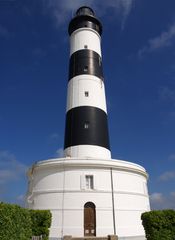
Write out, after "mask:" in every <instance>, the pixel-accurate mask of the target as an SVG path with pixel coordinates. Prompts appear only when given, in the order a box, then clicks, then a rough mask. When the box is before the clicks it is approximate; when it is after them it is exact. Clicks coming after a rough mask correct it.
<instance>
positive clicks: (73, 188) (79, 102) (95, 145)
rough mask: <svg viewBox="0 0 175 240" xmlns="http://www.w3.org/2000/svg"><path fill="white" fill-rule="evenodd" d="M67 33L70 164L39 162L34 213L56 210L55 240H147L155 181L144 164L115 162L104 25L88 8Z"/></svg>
mask: <svg viewBox="0 0 175 240" xmlns="http://www.w3.org/2000/svg"><path fill="white" fill-rule="evenodd" d="M68 34H69V37H70V57H69V74H68V88H67V106H66V122H65V139H64V157H63V158H54V159H47V160H42V161H38V162H36V163H35V164H33V166H32V167H31V168H30V169H29V170H28V181H29V182H28V192H27V196H26V204H27V207H28V208H31V209H49V210H50V211H51V213H52V224H51V228H50V236H49V239H50V240H58V239H59V240H60V239H63V238H64V236H72V237H81V238H86V237H91V238H94V239H95V238H96V237H106V236H108V235H116V236H118V238H119V240H122V239H125V240H129V239H139V240H144V239H145V233H144V229H143V226H142V223H141V214H142V213H143V212H145V211H149V210H150V203H149V195H148V190H147V180H148V174H147V172H146V170H145V169H144V168H143V167H142V166H140V165H138V164H135V163H132V162H129V161H125V160H119V159H112V158H111V150H110V143H109V133H108V120H107V108H106V96H105V85H104V75H103V67H102V53H101V35H102V24H101V22H100V21H99V20H98V18H97V17H96V15H95V13H94V11H93V10H92V9H91V8H89V7H87V6H83V7H81V8H79V9H78V10H77V12H76V13H75V16H74V17H73V18H72V19H71V21H70V23H69V27H68ZM106 84H107V83H106Z"/></svg>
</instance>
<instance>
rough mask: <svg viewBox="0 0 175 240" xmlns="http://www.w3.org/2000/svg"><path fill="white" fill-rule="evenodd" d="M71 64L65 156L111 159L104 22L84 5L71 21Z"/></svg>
mask: <svg viewBox="0 0 175 240" xmlns="http://www.w3.org/2000/svg"><path fill="white" fill-rule="evenodd" d="M68 31H69V35H70V65H69V82H68V94H67V113H66V131H65V145H64V148H65V150H64V152H65V156H70V157H93V158H97V157H98V158H104V159H110V158H111V153H110V147H109V137H108V124H107V110H106V97H105V88H104V78H103V69H102V56H101V33H102V25H101V23H100V22H99V20H98V19H97V18H96V17H95V15H94V12H93V10H92V9H91V8H88V7H81V8H79V9H78V10H77V12H76V16H75V17H74V18H73V19H72V20H71V22H70V24H69V30H68Z"/></svg>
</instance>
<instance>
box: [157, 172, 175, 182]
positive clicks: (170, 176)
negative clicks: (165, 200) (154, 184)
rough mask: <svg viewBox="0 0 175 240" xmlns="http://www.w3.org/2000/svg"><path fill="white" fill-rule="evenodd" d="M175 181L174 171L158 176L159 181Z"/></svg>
mask: <svg viewBox="0 0 175 240" xmlns="http://www.w3.org/2000/svg"><path fill="white" fill-rule="evenodd" d="M174 179H175V171H166V172H164V173H162V174H161V175H160V176H159V180H160V181H163V182H166V181H170V180H174Z"/></svg>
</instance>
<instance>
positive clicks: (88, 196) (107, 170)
mask: <svg viewBox="0 0 175 240" xmlns="http://www.w3.org/2000/svg"><path fill="white" fill-rule="evenodd" d="M32 169H33V170H32V171H31V170H30V171H29V179H30V182H29V189H30V191H29V192H28V195H27V199H28V202H27V205H28V207H30V208H34V209H50V210H51V212H52V216H53V217H52V226H51V229H50V237H59V238H61V237H62V236H63V235H72V236H77V237H81V236H83V235H84V226H83V225H84V215H83V214H84V204H85V203H86V202H89V201H90V202H93V203H94V204H95V205H96V233H97V236H106V235H109V234H114V227H113V205H112V192H111V169H112V177H113V186H114V208H115V222H116V231H117V232H116V233H117V234H118V235H119V236H121V237H123V236H139V235H144V230H143V227H142V224H141V219H140V216H141V213H142V212H145V211H149V210H150V206H149V196H148V194H147V192H145V186H147V185H146V183H147V174H146V172H145V170H144V168H142V167H141V166H139V165H136V164H133V163H129V162H125V161H120V160H110V161H109V159H106V160H104V159H88V158H79V159H76V158H63V159H53V160H47V161H41V162H38V163H37V164H36V165H34V166H33V168H32ZM86 175H93V176H94V189H93V190H87V189H86V187H85V185H84V183H83V179H85V176H86Z"/></svg>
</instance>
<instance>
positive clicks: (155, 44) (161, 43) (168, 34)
mask: <svg viewBox="0 0 175 240" xmlns="http://www.w3.org/2000/svg"><path fill="white" fill-rule="evenodd" d="M174 39H175V23H173V24H172V25H171V26H170V27H169V29H168V30H167V31H163V32H162V33H161V34H160V35H159V36H157V37H154V38H152V39H150V40H148V44H147V45H146V46H144V47H143V48H141V49H140V50H139V52H138V55H139V57H143V55H144V54H145V53H149V52H153V51H156V50H157V49H160V48H164V47H168V46H171V45H172V44H173V40H174Z"/></svg>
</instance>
